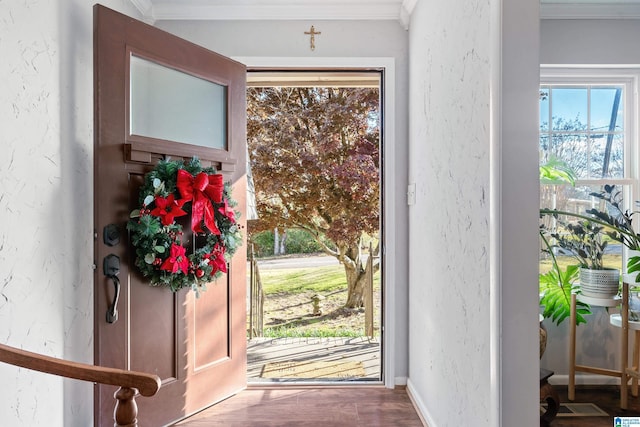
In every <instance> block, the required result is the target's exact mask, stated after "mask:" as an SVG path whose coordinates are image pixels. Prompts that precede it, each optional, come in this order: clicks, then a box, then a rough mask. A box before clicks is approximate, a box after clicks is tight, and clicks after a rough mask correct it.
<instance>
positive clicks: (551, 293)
mask: <svg viewBox="0 0 640 427" xmlns="http://www.w3.org/2000/svg"><path fill="white" fill-rule="evenodd" d="M540 237H541V239H542V241H543V242H544V245H545V249H544V252H546V253H548V254H549V256H550V257H551V260H552V263H551V264H552V268H551V270H550V271H548V272H547V273H544V274H540V277H539V281H540V305H541V306H543V307H544V309H543V312H542V316H543V317H544V318H545V319H547V318H550V319H551V320H552V321H553V322H555V323H556V324H557V325H559V324H560V323H562V322H563V321H564V320H565V319H566V318H567V317H569V316H570V315H571V294H572V293H578V292H580V289H579V287H576V285H574V283H575V281H576V280H577V278H578V271H579V268H580V267H579V266H578V265H569V266H567V267H566V268H565V269H562V268H561V267H560V265H559V264H558V260H557V259H556V256H555V254H554V253H553V246H552V245H551V244H550V243H549V240H548V239H547V238H546V236H545V233H544V229H543V228H541V229H540ZM588 314H591V310H590V307H589V305H588V304H586V303H583V302H581V301H577V302H576V324H577V325H579V324H580V323H587V321H586V319H585V317H584V316H586V315H588Z"/></svg>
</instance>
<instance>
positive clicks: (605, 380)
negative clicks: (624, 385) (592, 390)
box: [549, 374, 620, 385]
mask: <svg viewBox="0 0 640 427" xmlns="http://www.w3.org/2000/svg"><path fill="white" fill-rule="evenodd" d="M549 384H551V385H568V384H569V375H553V376H552V377H551V378H549ZM576 385H620V378H615V377H608V376H606V375H594V374H584V375H583V374H576Z"/></svg>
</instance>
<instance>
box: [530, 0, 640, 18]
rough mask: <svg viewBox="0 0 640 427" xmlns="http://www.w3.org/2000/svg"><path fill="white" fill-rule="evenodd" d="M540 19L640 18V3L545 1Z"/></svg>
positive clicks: (541, 8)
mask: <svg viewBox="0 0 640 427" xmlns="http://www.w3.org/2000/svg"><path fill="white" fill-rule="evenodd" d="M540 19H640V4H639V3H637V2H635V3H548V2H543V3H541V4H540Z"/></svg>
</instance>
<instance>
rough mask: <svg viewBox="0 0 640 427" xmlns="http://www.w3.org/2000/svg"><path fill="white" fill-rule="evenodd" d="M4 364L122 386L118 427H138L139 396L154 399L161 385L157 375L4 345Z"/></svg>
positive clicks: (1, 354) (1, 356)
mask: <svg viewBox="0 0 640 427" xmlns="http://www.w3.org/2000/svg"><path fill="white" fill-rule="evenodd" d="M0 362H4V363H8V364H10V365H15V366H20V367H22V368H26V369H31V370H34V371H40V372H44V373H47V374H53V375H58V376H61V377H66V378H73V379H76V380H81V381H91V382H94V383H100V384H108V385H114V386H119V387H120V389H119V390H118V391H117V392H116V393H115V395H114V397H115V398H116V399H117V402H116V409H115V411H114V419H115V421H116V426H136V425H137V419H136V418H137V415H138V408H137V405H136V402H135V396H136V395H137V394H138V392H139V393H140V394H141V395H143V396H146V397H151V396H153V395H155V394H156V393H157V392H158V390H159V389H160V385H161V381H160V378H159V377H158V376H157V375H152V374H147V373H144V372H136V371H125V370H123V369H115V368H105V367H102V366H94V365H88V364H85V363H77V362H70V361H67V360H63V359H57V358H55V357H50V356H45V355H42V354H38V353H32V352H30V351H25V350H20V349H17V348H14V347H10V346H8V345H4V344H0Z"/></svg>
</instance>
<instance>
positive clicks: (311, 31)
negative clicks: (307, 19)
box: [304, 25, 322, 50]
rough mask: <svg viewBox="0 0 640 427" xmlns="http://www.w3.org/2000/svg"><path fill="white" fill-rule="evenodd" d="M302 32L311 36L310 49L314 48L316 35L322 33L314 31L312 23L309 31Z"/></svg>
mask: <svg viewBox="0 0 640 427" xmlns="http://www.w3.org/2000/svg"><path fill="white" fill-rule="evenodd" d="M304 33H305V34H306V35H308V36H311V40H309V42H310V47H311V50H316V35H317V34H322V33H321V32H320V31H316V29H315V28H314V27H313V25H312V26H311V29H310V30H309V31H305V32H304Z"/></svg>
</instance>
